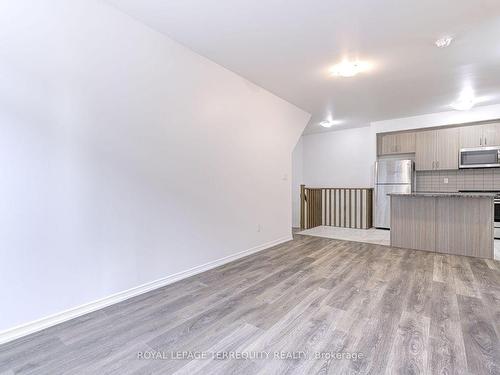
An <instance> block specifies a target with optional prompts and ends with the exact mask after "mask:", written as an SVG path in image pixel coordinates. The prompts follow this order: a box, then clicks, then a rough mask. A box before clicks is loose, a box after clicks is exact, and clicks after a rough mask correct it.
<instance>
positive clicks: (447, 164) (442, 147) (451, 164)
mask: <svg viewBox="0 0 500 375" xmlns="http://www.w3.org/2000/svg"><path fill="white" fill-rule="evenodd" d="M436 133H437V141H436V169H458V154H459V149H460V147H459V138H460V136H459V134H460V131H459V129H458V128H448V129H439V130H436Z"/></svg>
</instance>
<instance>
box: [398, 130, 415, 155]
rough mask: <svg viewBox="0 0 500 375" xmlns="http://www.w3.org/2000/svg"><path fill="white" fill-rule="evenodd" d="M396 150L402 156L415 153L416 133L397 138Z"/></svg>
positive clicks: (401, 135) (399, 135)
mask: <svg viewBox="0 0 500 375" xmlns="http://www.w3.org/2000/svg"><path fill="white" fill-rule="evenodd" d="M396 150H398V153H400V154H410V153H413V152H415V133H400V134H398V135H397V136H396Z"/></svg>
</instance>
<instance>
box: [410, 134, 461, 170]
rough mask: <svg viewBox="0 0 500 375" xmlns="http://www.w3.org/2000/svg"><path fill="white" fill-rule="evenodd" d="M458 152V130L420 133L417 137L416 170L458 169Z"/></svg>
mask: <svg viewBox="0 0 500 375" xmlns="http://www.w3.org/2000/svg"><path fill="white" fill-rule="evenodd" d="M458 152H459V130H458V128H448V129H439V130H430V131H423V132H419V133H417V135H416V145H415V169H416V170H417V171H429V170H443V169H458Z"/></svg>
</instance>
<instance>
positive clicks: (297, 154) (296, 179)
mask: <svg viewBox="0 0 500 375" xmlns="http://www.w3.org/2000/svg"><path fill="white" fill-rule="evenodd" d="M302 139H303V138H302V137H301V138H300V139H299V141H298V142H297V144H296V145H295V148H294V149H293V152H292V225H293V227H294V228H299V227H300V185H301V184H302V183H303V182H304V174H303V165H302V161H303V159H304V158H303V153H302V150H303V147H302Z"/></svg>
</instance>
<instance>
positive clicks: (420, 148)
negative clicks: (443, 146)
mask: <svg viewBox="0 0 500 375" xmlns="http://www.w3.org/2000/svg"><path fill="white" fill-rule="evenodd" d="M436 144H437V134H436V130H430V131H424V132H418V133H417V135H416V139H415V169H416V170H417V171H430V170H433V169H435V165H436Z"/></svg>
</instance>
